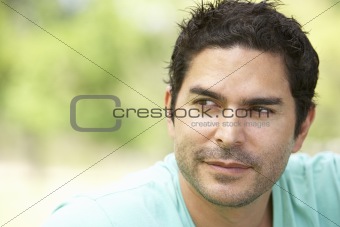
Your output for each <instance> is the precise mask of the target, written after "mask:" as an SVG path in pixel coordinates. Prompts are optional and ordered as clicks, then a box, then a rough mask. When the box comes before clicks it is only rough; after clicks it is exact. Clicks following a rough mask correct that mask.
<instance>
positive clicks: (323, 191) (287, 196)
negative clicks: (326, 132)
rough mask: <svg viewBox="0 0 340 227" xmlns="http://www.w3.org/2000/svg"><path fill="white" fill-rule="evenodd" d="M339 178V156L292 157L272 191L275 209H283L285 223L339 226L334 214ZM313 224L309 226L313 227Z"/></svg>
mask: <svg viewBox="0 0 340 227" xmlns="http://www.w3.org/2000/svg"><path fill="white" fill-rule="evenodd" d="M339 174H340V155H338V154H335V153H330V152H322V153H319V154H317V155H315V156H309V155H307V154H294V155H292V156H291V157H290V159H289V162H288V165H287V167H286V170H285V172H284V173H283V174H282V176H281V178H280V179H279V181H278V182H277V183H276V184H275V185H274V187H273V198H274V209H275V208H276V209H277V210H282V209H284V210H285V212H283V213H286V215H287V217H286V218H287V219H286V221H287V220H293V219H295V220H294V222H299V221H298V220H299V219H301V220H304V221H308V220H309V221H312V220H313V222H314V225H315V226H318V225H317V224H316V223H319V224H320V226H328V225H330V224H331V223H332V222H333V223H334V221H336V223H340V220H339V215H338V214H337V213H336V212H335V210H340V177H339ZM275 203H276V204H275ZM283 215H284V214H283ZM288 217H289V218H288ZM307 217H308V218H307ZM313 222H312V223H309V224H311V225H313ZM301 223H302V222H301ZM286 224H290V225H291V226H295V225H292V224H293V223H286ZM304 224H306V223H305V222H304ZM307 224H308V223H307Z"/></svg>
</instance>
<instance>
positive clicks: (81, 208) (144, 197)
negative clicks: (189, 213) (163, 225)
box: [46, 154, 178, 226]
mask: <svg viewBox="0 0 340 227" xmlns="http://www.w3.org/2000/svg"><path fill="white" fill-rule="evenodd" d="M177 172H178V169H177V165H176V161H175V158H174V155H173V154H170V155H168V156H167V157H166V158H165V160H164V161H162V162H158V163H156V164H155V165H153V166H151V167H150V168H148V169H146V170H143V171H140V172H137V173H134V174H131V175H129V176H127V177H126V178H124V179H123V180H122V181H121V182H119V183H116V184H113V185H111V186H109V187H106V188H104V189H102V190H99V191H96V192H93V193H89V194H86V195H80V196H77V197H74V198H72V199H71V200H69V201H66V202H64V203H63V204H61V205H60V206H59V207H58V208H57V209H56V210H55V211H54V213H53V215H52V217H51V218H50V220H49V222H48V224H47V225H46V226H61V225H60V224H58V225H54V224H55V223H59V222H60V221H63V225H62V226H75V225H71V224H69V223H73V222H74V221H77V222H78V223H77V224H78V225H79V226H137V225H138V226H155V223H157V220H155V219H156V217H158V216H159V217H161V218H162V219H163V220H167V219H171V218H172V219H174V217H173V216H174V215H177V212H175V211H176V207H177V206H178V195H177V193H178V192H177V184H178V176H177ZM49 223H51V224H49ZM52 224H53V225H52ZM157 224H159V223H157ZM78 225H76V226H78Z"/></svg>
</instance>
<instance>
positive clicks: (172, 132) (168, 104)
mask: <svg viewBox="0 0 340 227" xmlns="http://www.w3.org/2000/svg"><path fill="white" fill-rule="evenodd" d="M165 108H166V109H167V113H166V117H167V119H166V121H167V125H168V133H169V135H170V136H171V137H172V138H174V135H175V128H174V127H175V126H174V122H173V121H172V119H171V86H168V87H167V88H166V91H165Z"/></svg>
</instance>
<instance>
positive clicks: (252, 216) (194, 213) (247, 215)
mask: <svg viewBox="0 0 340 227" xmlns="http://www.w3.org/2000/svg"><path fill="white" fill-rule="evenodd" d="M179 175H180V176H179V180H180V186H181V191H182V194H183V198H184V202H185V204H186V206H187V209H188V210H189V213H190V215H191V218H192V220H193V222H194V223H195V225H196V226H197V227H201V226H216V227H219V226H223V227H229V226H233V227H248V226H256V227H271V226H272V200H271V191H268V192H265V193H264V194H263V195H261V196H260V197H259V198H257V199H256V200H255V201H253V202H252V203H251V204H248V205H246V206H243V207H237V208H234V207H223V206H218V205H215V204H212V203H210V202H209V201H207V200H206V199H204V198H203V197H202V196H201V195H200V194H199V193H198V192H197V191H196V190H195V189H194V188H192V186H191V185H190V184H189V183H188V182H187V181H186V180H185V179H184V177H183V176H182V174H181V173H179Z"/></svg>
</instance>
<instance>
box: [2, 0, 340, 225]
mask: <svg viewBox="0 0 340 227" xmlns="http://www.w3.org/2000/svg"><path fill="white" fill-rule="evenodd" d="M283 3H284V4H285V5H284V6H281V7H280V9H281V11H282V12H283V13H285V14H286V15H289V16H291V15H293V16H294V17H295V18H296V19H297V20H298V21H299V22H300V23H301V24H302V25H304V26H303V28H304V30H306V31H308V32H309V38H310V39H311V41H312V43H313V45H314V47H315V49H316V50H317V52H318V53H319V57H320V61H321V65H320V80H319V83H318V86H317V92H318V94H319V95H318V98H317V103H318V110H317V116H316V121H315V124H314V125H313V127H312V129H311V131H310V135H309V137H308V139H307V141H306V143H305V145H304V147H303V149H302V151H303V152H308V153H311V154H314V153H316V152H320V151H325V150H332V151H335V152H339V151H340V148H339V145H340V114H339V112H340V105H339V100H338V99H339V97H340V89H339V88H340V75H339V73H340V69H339V64H340V44H339V43H338V42H339V40H340V27H339V21H340V4H337V5H335V6H334V7H332V8H330V7H331V6H332V5H334V4H336V3H337V1H334V0H324V1H318V0H309V1H308V2H307V1H300V0H299V1H293V0H289V1H283ZM194 4H195V3H194V1H192V0H162V1H157V0H128V1H118V0H102V1H95V0H50V1H46V0H35V1H33V0H26V1H20V0H3V1H1V3H0V110H1V111H0V129H1V130H0V224H1V226H39V225H41V224H42V222H43V221H44V220H45V219H46V217H47V216H48V215H49V214H50V212H51V211H52V209H53V208H55V206H56V205H57V204H58V203H59V202H60V201H62V200H64V199H65V198H66V197H69V196H72V195H73V194H77V193H80V192H84V191H88V190H92V189H94V188H98V187H99V186H101V185H104V184H107V183H111V182H112V181H113V180H115V179H117V178H119V177H121V176H122V175H124V174H126V173H128V172H132V171H135V170H138V169H141V168H144V167H146V166H148V165H151V164H152V163H153V162H154V161H155V160H159V159H161V158H162V157H163V156H165V154H167V153H169V152H171V151H172V144H171V140H170V138H169V137H168V135H167V130H166V124H165V120H161V121H160V122H159V123H158V121H159V120H160V119H150V118H148V119H138V118H136V117H130V118H129V119H123V121H122V126H121V128H120V129H119V130H118V131H115V132H78V131H75V130H74V129H72V127H71V125H70V102H71V100H72V99H73V98H74V97H75V96H77V95H83V94H88V95H103V94H104V95H115V96H117V97H119V99H120V100H121V106H122V107H123V108H129V107H134V108H138V107H144V108H155V107H156V108H157V107H163V106H164V104H163V100H164V89H165V87H166V85H165V83H164V82H163V80H166V79H167V69H166V67H167V63H168V62H169V58H170V54H171V51H172V48H173V45H174V42H175V39H176V37H177V34H178V29H177V26H176V23H177V22H180V21H181V20H182V19H183V18H184V17H187V16H188V13H187V11H188V8H187V7H189V6H192V5H194ZM327 9H328V10H327ZM122 81H123V82H122ZM141 94H142V95H141ZM113 107H114V105H113V103H112V101H110V100H100V101H98V102H97V101H96V102H94V101H93V100H92V101H91V100H85V101H82V102H81V103H80V102H79V109H77V123H78V124H79V125H81V126H82V127H110V126H111V125H113V124H115V119H113V118H112V109H113ZM65 183H67V184H66V185H65ZM56 189H58V190H56ZM39 201H40V202H39ZM37 202H39V203H37ZM10 220H11V221H10ZM9 221H10V222H9Z"/></svg>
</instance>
